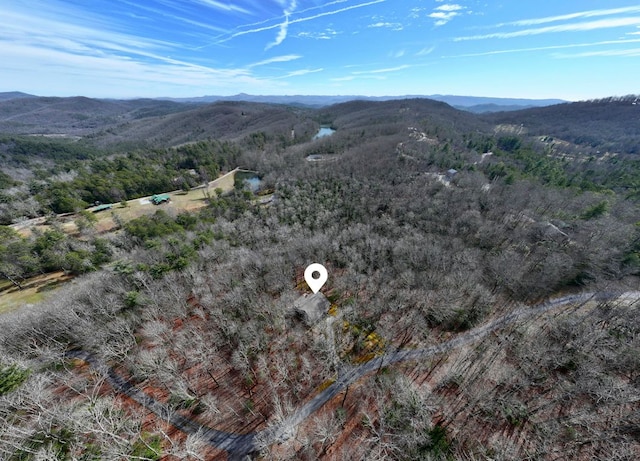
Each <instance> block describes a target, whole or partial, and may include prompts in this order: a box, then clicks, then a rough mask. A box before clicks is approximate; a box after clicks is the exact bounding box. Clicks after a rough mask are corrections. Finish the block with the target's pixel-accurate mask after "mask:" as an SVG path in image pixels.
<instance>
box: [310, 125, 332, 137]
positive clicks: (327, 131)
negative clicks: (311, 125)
mask: <svg viewBox="0 0 640 461" xmlns="http://www.w3.org/2000/svg"><path fill="white" fill-rule="evenodd" d="M335 132H336V130H334V129H333V128H331V127H328V126H321V127H320V130H318V132H317V133H316V135H315V136H314V137H313V139H320V138H324V137H325V136H331V135H332V134H333V133H335Z"/></svg>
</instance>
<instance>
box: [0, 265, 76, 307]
mask: <svg viewBox="0 0 640 461" xmlns="http://www.w3.org/2000/svg"><path fill="white" fill-rule="evenodd" d="M71 279H72V276H70V275H67V274H65V273H64V272H62V271H60V272H52V273H50V274H44V275H39V276H37V277H32V278H30V279H29V280H27V281H25V282H24V283H23V284H22V290H20V289H19V288H18V287H16V286H14V285H13V284H12V283H11V282H8V281H3V282H1V283H0V314H3V313H5V312H9V311H12V310H14V309H19V308H21V307H24V306H26V305H27V304H36V303H39V302H41V301H43V300H45V299H47V297H49V296H51V295H52V294H53V293H54V292H55V289H56V288H57V287H58V286H59V285H60V284H62V283H64V282H67V281H69V280H71Z"/></svg>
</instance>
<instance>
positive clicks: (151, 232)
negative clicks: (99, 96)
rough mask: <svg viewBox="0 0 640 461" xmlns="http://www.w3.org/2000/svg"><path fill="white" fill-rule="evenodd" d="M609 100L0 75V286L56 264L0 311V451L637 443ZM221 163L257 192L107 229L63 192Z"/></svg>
mask: <svg viewBox="0 0 640 461" xmlns="http://www.w3.org/2000/svg"><path fill="white" fill-rule="evenodd" d="M632 102H633V98H631V99H626V98H619V99H609V100H603V101H589V102H583V103H575V104H563V105H558V106H551V107H547V108H537V109H530V110H526V111H521V112H511V113H502V114H491V115H482V116H478V115H474V114H471V113H468V112H462V111H458V110H455V109H453V108H451V107H450V106H448V105H446V104H444V103H440V102H435V101H429V100H421V99H412V100H399V101H386V102H370V101H352V102H347V103H344V104H338V105H334V106H330V107H326V108H322V109H306V108H300V107H297V108H294V107H288V106H279V105H266V104H256V103H240V102H224V103H216V104H211V105H187V104H182V105H181V104H179V103H174V102H166V101H165V102H158V101H156V102H153V101H129V102H122V101H95V100H90V99H87V98H69V99H61V100H55V101H49V100H47V98H35V99H32V98H29V99H26V100H9V101H0V128H2V132H3V133H4V134H0V158H1V159H2V163H1V165H0V168H1V169H2V173H0V220H1V222H2V224H3V226H1V227H0V258H1V260H0V275H2V277H3V282H4V285H2V287H3V288H2V290H3V291H2V294H0V296H9V292H12V293H13V292H16V291H20V290H21V289H27V288H26V287H27V286H28V284H29V280H31V279H32V278H33V277H34V276H41V275H42V274H46V273H53V272H55V271H64V272H65V273H67V274H69V275H73V276H74V277H73V278H72V281H70V282H67V283H65V284H63V285H61V286H60V287H58V288H56V290H55V292H54V293H52V294H51V295H50V296H48V297H47V300H46V301H44V302H41V303H38V304H35V305H25V306H23V307H22V308H20V309H15V310H12V311H10V312H6V313H3V314H1V315H0V324H1V329H0V458H2V459H8V460H27V459H29V460H30V459H34V460H35V459H74V460H75V459H87V460H88V459H167V460H170V459H234V457H238V456H240V455H244V454H247V450H244V451H243V448H242V447H241V442H240V441H246V444H247V445H246V446H250V447H251V450H249V451H250V452H251V453H250V456H252V457H254V458H257V459H264V460H276V459H278V460H280V459H292V460H293V459H305V460H306V459H308V460H313V459H326V460H342V459H344V460H353V459H362V460H364V459H374V460H376V459H380V460H387V459H388V460H414V459H433V460H440V459H443V460H445V459H446V460H449V459H456V460H457V459H459V460H480V459H494V460H512V459H539V460H560V459H585V460H587V459H611V460H634V459H638V458H640V425H639V421H640V407H639V402H640V373H639V370H640V316H639V315H638V305H639V304H640V301H638V297H637V292H635V293H630V294H627V295H625V296H623V297H618V295H619V294H621V293H625V292H633V291H634V290H637V287H638V275H640V227H639V223H640V209H639V208H638V200H639V199H640V194H639V190H638V188H639V187H640V162H639V159H638V157H637V156H636V155H637V154H638V151H637V145H638V139H640V131H639V130H638V124H637V121H638V117H639V115H638V111H639V110H640V106H637V105H634V104H632ZM616 121H620V124H619V125H616V123H617V122H616ZM321 125H322V126H331V127H332V128H333V129H335V130H336V131H335V133H334V134H332V135H331V136H329V137H326V138H322V139H319V140H313V139H312V137H313V135H314V134H315V133H316V132H317V130H318V128H319V127H320V126H321ZM33 134H38V135H39V136H33ZM43 134H47V135H49V136H42V135H43ZM54 134H55V135H57V136H51V135H54ZM309 156H313V157H312V158H314V159H316V161H309V159H308V158H309ZM235 167H242V168H245V169H248V170H252V171H256V172H258V174H259V176H260V178H261V186H260V190H259V191H258V192H257V193H255V192H253V191H250V190H249V189H247V187H246V185H243V183H242V182H241V181H237V183H236V187H235V189H234V190H233V191H230V192H228V193H222V191H213V190H209V189H208V188H203V189H202V194H201V197H202V200H203V201H205V202H206V206H204V207H202V208H200V209H199V211H191V212H172V211H165V209H164V208H162V206H158V208H157V211H156V212H155V213H154V214H148V215H145V216H141V217H138V218H135V219H132V220H123V219H122V220H120V221H118V228H117V230H115V231H114V230H110V231H108V232H103V231H101V229H100V228H99V227H98V225H97V224H96V222H97V220H96V216H98V214H94V213H91V212H87V211H83V210H84V209H85V208H86V207H88V206H90V205H94V204H95V203H96V202H98V203H103V204H105V203H107V204H116V205H118V206H119V207H122V209H126V208H125V205H127V200H132V199H138V198H140V197H144V196H147V195H151V194H155V193H163V192H167V191H173V190H183V191H184V193H185V194H186V193H187V192H189V191H191V190H193V189H196V188H198V187H199V186H200V185H201V184H203V183H207V182H208V181H211V180H213V179H215V178H216V177H217V176H218V175H219V174H221V173H224V172H227V171H230V170H232V169H233V168H235ZM149 206H152V205H149ZM106 213H110V211H107V212H106ZM62 215H65V216H64V217H63V216H62ZM69 216H71V218H69ZM39 218H41V219H42V220H43V222H45V223H46V227H45V228H43V229H39V228H38V229H35V230H33V231H32V232H31V233H30V234H28V235H27V234H23V233H20V232H19V230H20V226H17V225H18V224H20V223H21V222H24V220H25V219H39ZM65 219H66V220H67V221H68V220H69V219H72V220H73V222H74V223H75V227H74V229H75V230H74V231H73V232H70V231H68V229H67V227H65V224H64V223H65V222H67V221H65ZM312 262H320V263H322V264H324V265H325V266H326V267H327V269H328V271H329V280H328V282H327V284H326V285H325V286H324V288H323V289H322V292H323V293H324V295H325V296H326V298H327V299H328V300H329V302H330V306H331V307H330V309H329V310H328V312H326V315H324V317H323V318H322V320H321V321H320V322H318V323H317V324H315V325H309V324H307V323H305V322H304V321H302V320H301V319H300V317H299V316H297V315H296V314H295V312H294V310H293V309H292V307H293V305H294V303H295V301H296V300H297V299H298V298H300V297H301V296H303V295H304V294H305V293H308V292H309V290H308V288H307V287H306V285H305V283H304V279H303V276H302V274H303V271H304V268H305V267H306V266H307V265H308V264H310V263H312ZM585 293H588V294H590V295H589V296H586V295H585V296H583V297H578V296H577V295H578V294H585ZM591 294H593V296H591ZM569 295H576V298H575V299H576V301H575V302H567V303H564V304H562V303H558V306H559V307H557V308H555V307H554V306H555V305H553V303H551V304H545V303H548V302H549V300H553V299H556V298H559V297H562V296H569ZM571 299H574V298H571ZM578 299H579V300H580V301H577V300H578ZM545 305H546V306H547V307H548V308H544V309H538V308H540V306H543V307H544V306H545ZM535 309H538V310H535ZM528 310H530V311H531V312H532V313H534V312H535V314H532V315H525V314H526V312H528ZM514 312H518V313H521V312H522V313H523V314H522V316H520V315H518V316H515V315H514ZM439 345H446V347H445V346H442V347H441V349H437V347H438V346H439ZM429 347H435V348H436V349H434V351H435V352H433V353H430V354H425V355H424V356H422V358H419V359H415V360H407V361H402V362H398V363H388V362H390V361H388V362H385V357H387V358H388V357H392V356H393V354H394V353H397V352H398V351H405V350H406V351H410V350H416V351H417V350H422V349H425V348H426V349H428V348H429ZM83 354H85V355H83ZM88 357H92V359H91V360H90V359H88ZM376 360H378V362H375V361H376ZM371 363H380V366H378V367H376V368H374V369H373V370H368V369H367V372H366V373H365V374H364V375H363V376H361V377H360V376H359V375H358V378H357V379H353V380H352V381H353V382H350V381H349V382H347V381H344V383H345V384H344V385H343V384H342V381H341V380H344V379H346V378H345V376H347V377H348V376H352V375H350V373H352V374H353V373H356V371H357V370H364V368H360V367H366V366H367V364H371ZM132 386H133V387H132ZM333 390H335V395H333V394H331V395H330V398H329V397H327V401H326V403H323V404H322V405H321V406H320V407H319V408H318V409H317V410H316V409H314V411H313V412H312V413H311V414H309V415H305V417H304V418H303V417H299V415H300V413H299V411H300V409H302V408H306V407H305V405H307V404H309V403H310V402H312V401H313V399H314V398H317V397H318V396H322V395H324V394H323V392H325V393H326V392H328V393H331V392H333ZM138 391H141V392H142V393H140V394H138V393H136V392H138ZM141 395H142V396H143V397H142V398H140V396H141ZM144 395H146V396H148V399H149V400H145V397H144ZM327 395H329V394H327ZM136 396H137V397H136ZM151 400H153V402H152V401H151ZM292 421H295V423H294V422H292ZM207 428H208V429H207ZM214 429H215V430H216V431H222V433H225V434H231V435H232V436H235V435H240V434H243V435H244V436H246V437H245V438H240V439H238V440H240V441H238V442H237V443H236V445H233V444H231V442H228V440H232V439H233V438H230V439H228V440H227V442H228V443H227V442H223V443H219V442H217V440H218V439H216V437H218V435H215V434H217V433H215V434H214V432H213V431H212V430H214ZM285 429H287V430H286V431H285ZM270 431H271V432H270ZM274 433H278V434H280V438H279V439H278V440H277V441H275V443H274V440H273V439H270V438H269V437H268V435H269V434H274ZM212 434H214V435H212ZM283 434H284V435H283ZM233 440H236V439H233ZM225 443H227V444H226V445H225ZM242 443H244V442H242Z"/></svg>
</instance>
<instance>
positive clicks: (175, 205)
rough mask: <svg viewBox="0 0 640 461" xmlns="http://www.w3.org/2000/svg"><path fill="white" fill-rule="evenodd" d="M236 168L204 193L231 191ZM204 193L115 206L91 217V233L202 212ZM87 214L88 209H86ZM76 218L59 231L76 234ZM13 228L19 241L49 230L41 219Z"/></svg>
mask: <svg viewBox="0 0 640 461" xmlns="http://www.w3.org/2000/svg"><path fill="white" fill-rule="evenodd" d="M242 171H243V170H240V169H239V168H236V169H235V170H232V171H230V172H228V173H226V174H224V175H222V176H220V177H219V178H218V179H215V180H214V181H211V182H210V183H209V186H208V193H209V194H211V195H212V196H214V197H215V190H216V189H221V190H222V192H223V193H226V192H229V191H232V190H233V188H234V185H235V177H236V173H238V172H242ZM206 193H207V188H204V187H203V188H198V189H192V190H190V191H189V192H184V191H181V190H180V191H173V192H168V193H167V194H168V195H169V196H170V197H171V201H170V202H168V203H163V204H161V205H154V204H153V203H151V201H150V200H149V199H150V197H142V198H137V199H133V200H129V201H128V202H127V206H123V205H122V204H120V203H116V204H114V205H113V208H111V210H105V211H100V212H98V213H96V214H95V217H96V218H97V222H96V223H95V225H94V226H95V229H96V231H98V232H99V233H103V232H109V231H111V230H113V229H116V228H117V227H118V226H117V223H116V221H117V220H120V222H121V223H126V222H128V221H131V220H132V219H135V218H139V217H140V216H144V215H150V214H153V213H155V212H156V211H157V210H165V211H166V212H168V213H169V214H178V213H181V212H184V211H194V210H197V209H199V208H203V207H204V206H206V204H207V203H206ZM89 211H91V208H89ZM76 218H77V216H73V215H72V216H65V217H64V218H61V219H62V223H61V224H62V229H63V230H64V231H65V232H66V233H68V234H76V233H77V232H78V227H77V226H76V223H75V219H76ZM12 227H14V228H15V229H16V230H17V231H18V233H19V234H20V235H22V236H23V237H27V236H29V235H30V234H31V233H32V232H33V229H38V230H40V231H45V230H47V229H48V228H49V227H50V226H49V225H48V224H45V223H44V222H43V220H42V219H37V220H34V221H33V225H28V226H25V225H21V226H20V227H18V226H12Z"/></svg>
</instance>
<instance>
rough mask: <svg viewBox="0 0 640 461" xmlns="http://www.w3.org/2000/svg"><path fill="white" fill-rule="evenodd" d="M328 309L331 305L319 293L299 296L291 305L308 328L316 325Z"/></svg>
mask: <svg viewBox="0 0 640 461" xmlns="http://www.w3.org/2000/svg"><path fill="white" fill-rule="evenodd" d="M329 307H331V303H330V302H329V300H328V299H327V298H325V296H324V295H323V294H322V293H321V292H320V291H319V292H317V293H316V294H313V295H305V296H300V297H299V298H298V299H297V300H296V301H295V303H294V304H293V308H294V310H295V311H296V314H297V315H298V316H300V318H301V319H302V321H303V322H304V323H305V324H306V325H307V326H309V327H312V326H313V325H315V324H316V323H318V322H319V321H320V320H321V319H322V318H323V317H324V316H325V315H326V314H327V312H328V311H329Z"/></svg>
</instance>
